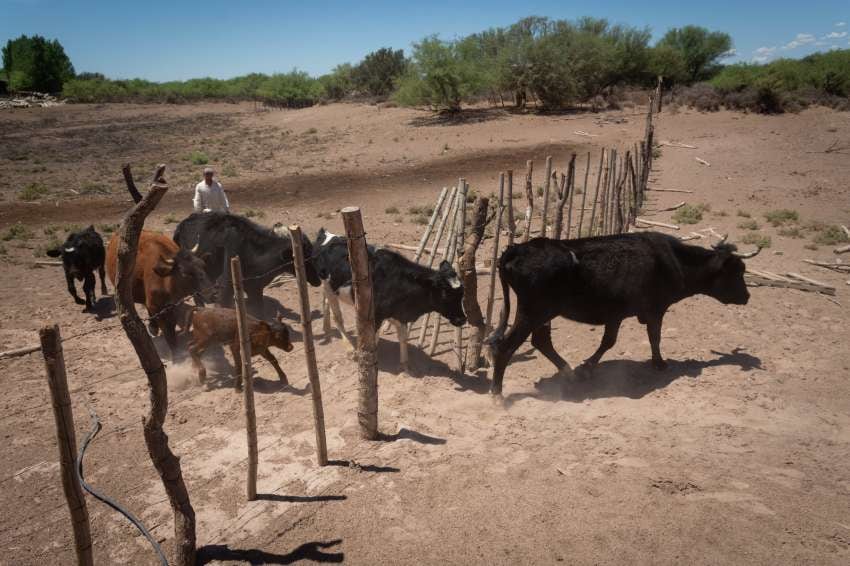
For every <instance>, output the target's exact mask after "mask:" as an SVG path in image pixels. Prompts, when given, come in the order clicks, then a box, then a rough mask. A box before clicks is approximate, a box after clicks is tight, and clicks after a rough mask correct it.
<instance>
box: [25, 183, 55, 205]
mask: <svg viewBox="0 0 850 566" xmlns="http://www.w3.org/2000/svg"><path fill="white" fill-rule="evenodd" d="M48 194H50V189H48V188H47V187H46V186H45V185H42V184H41V183H30V184H29V185H27V186H26V187H24V188H23V189H21V190H20V191H18V198H19V199H21V200H23V201H27V202H31V201H34V200H38V199H40V198H41V197H44V196H47V195H48Z"/></svg>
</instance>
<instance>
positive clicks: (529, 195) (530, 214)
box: [522, 159, 534, 242]
mask: <svg viewBox="0 0 850 566" xmlns="http://www.w3.org/2000/svg"><path fill="white" fill-rule="evenodd" d="M533 173H534V162H533V161H531V160H530V159H529V160H528V161H526V162H525V198H526V199H527V200H528V204H527V205H526V207H525V233H524V234H523V235H522V241H523V242H527V241H528V239H529V238H530V237H531V220H532V219H533V218H534V184H533V183H532V181H531V177H532V174H533Z"/></svg>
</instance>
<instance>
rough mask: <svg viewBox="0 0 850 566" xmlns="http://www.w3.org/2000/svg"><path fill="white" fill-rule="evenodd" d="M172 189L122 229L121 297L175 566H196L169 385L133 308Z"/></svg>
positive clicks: (155, 192)
mask: <svg viewBox="0 0 850 566" xmlns="http://www.w3.org/2000/svg"><path fill="white" fill-rule="evenodd" d="M167 190H168V185H167V184H164V183H153V184H152V185H151V189H150V191H149V192H148V194H147V195H146V196H145V197H144V198H142V200H141V201H140V202H139V203H138V204H136V206H134V207H133V208H132V209H131V210H130V212H129V213H127V215H126V216H125V217H124V220H123V221H122V222H121V227H120V228H119V229H118V238H119V244H118V274H117V278H116V285H115V287H116V294H117V303H118V304H117V307H118V318H119V319H120V321H121V325H122V326H123V327H124V332H126V333H127V338H128V339H129V340H130V342H131V343H132V344H133V348H134V349H135V350H136V354H137V355H138V356H139V362H140V363H141V365H142V368H143V369H144V370H145V374H146V375H147V378H148V386H149V387H150V399H151V408H150V413H149V414H148V416H147V417H146V418H143V419H142V423H143V426H144V436H145V444H146V445H147V448H148V454H149V455H150V458H151V461H152V462H153V465H154V467H155V468H156V471H157V473H158V474H159V477H160V479H161V480H162V484H163V487H164V488H165V492H166V494H167V495H168V501H169V503H170V504H171V509H172V511H173V513H174V537H175V541H174V559H173V560H172V563H173V564H177V565H180V566H193V565H194V564H195V541H196V538H195V510H194V509H193V508H192V504H191V502H190V501H189V492H188V491H187V490H186V484H185V483H184V482H183V472H182V470H181V469H180V459H179V458H178V457H177V456H175V455H174V453H173V452H172V451H171V449H170V448H169V447H168V436H167V435H166V434H165V431H163V429H162V425H163V423H164V422H165V416H166V414H167V413H168V385H167V383H166V377H165V366H163V365H162V360H160V359H159V355H158V354H157V352H156V348H155V347H154V344H153V341H152V340H151V337H150V335H149V334H148V330H147V328H146V327H145V325H144V324H143V323H142V321H141V319H140V318H139V315H138V314H137V313H136V307H135V304H134V303H133V269H134V267H135V264H136V255H137V253H138V248H139V235H140V234H141V231H142V228H143V227H144V224H145V218H147V216H148V215H149V214H150V213H151V211H152V210H153V209H154V208H156V205H157V204H158V203H159V201H160V200H161V199H162V197H163V195H165V192H166V191H167Z"/></svg>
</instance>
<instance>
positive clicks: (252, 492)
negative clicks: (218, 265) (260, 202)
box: [230, 256, 259, 501]
mask: <svg viewBox="0 0 850 566" xmlns="http://www.w3.org/2000/svg"><path fill="white" fill-rule="evenodd" d="M230 276H231V278H232V280H233V305H234V306H235V307H236V327H237V331H238V332H239V359H238V360H234V362H236V363H237V364H238V365H239V366H240V367H239V368H237V369H238V370H239V372H240V376H241V379H240V378H239V377H237V378H236V389H243V391H244V396H245V431H246V432H247V434H248V482H247V490H246V493H247V494H248V501H254V500H255V499H256V498H257V465H258V459H259V452H258V449H257V414H256V412H255V411H254V376H253V375H252V367H251V334H250V331H249V329H248V314H247V312H246V311H245V293H244V292H243V290H242V265H241V264H240V263H239V256H236V257H232V258H230ZM243 381H244V382H245V383H244V386H243V385H242V382H243Z"/></svg>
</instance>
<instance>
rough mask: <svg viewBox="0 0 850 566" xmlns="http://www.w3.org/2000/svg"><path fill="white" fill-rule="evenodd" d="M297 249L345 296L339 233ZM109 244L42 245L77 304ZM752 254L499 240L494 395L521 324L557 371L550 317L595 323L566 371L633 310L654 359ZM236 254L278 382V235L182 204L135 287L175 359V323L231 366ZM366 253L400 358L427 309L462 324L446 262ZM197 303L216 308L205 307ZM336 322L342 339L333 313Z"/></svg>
mask: <svg viewBox="0 0 850 566" xmlns="http://www.w3.org/2000/svg"><path fill="white" fill-rule="evenodd" d="M302 246H303V249H304V257H305V262H306V265H305V268H306V269H305V272H306V278H307V281H308V283H309V284H310V285H312V286H314V287H318V286H320V285H323V286H324V287H325V291H326V296H327V297H328V299H329V301H331V302H333V303H334V305H333V306H334V307H337V305H338V303H337V301H338V300H343V301H344V302H347V303H353V296H352V286H351V279H352V275H351V267H350V265H349V263H348V253H347V243H346V240H345V238H344V237H340V236H335V235H333V234H330V233H329V232H326V231H325V230H324V229H322V230H320V231H319V234H318V236H317V238H316V240H315V241H314V242H310V241H309V240H308V239H307V238H306V237H305V238H304V239H303V241H302ZM117 250H118V236H117V234H116V235H113V237H112V239H111V240H110V241H109V244H108V245H107V246H106V248H104V244H103V240H102V238H101V237H100V235H99V234H98V233H97V232H96V231H95V229H94V227H92V226H90V227H89V228H87V229H85V230H83V231H80V232H75V233H72V234H70V235H69V236H68V238H67V240H66V242H65V243H64V244H63V245H62V246H61V247H59V248H56V249H54V250H50V251H49V252H48V254H49V255H51V256H53V257H61V258H62V263H63V267H64V270H65V278H66V282H67V285H68V291H69V293H70V294H71V296H72V297H73V298H74V300H75V301H76V303H78V304H85V305H86V310H87V311H88V310H91V309H93V308H94V304H95V272H96V271H97V272H98V273H99V275H100V282H101V293H102V294H106V293H107V289H106V284H105V281H104V271H105V272H106V274H107V275H108V276H109V279H110V282H111V283H112V285H113V286H114V285H115V277H116V270H117ZM758 251H759V250H756V251H754V252H751V253H749V254H739V253H737V251H736V249H735V246H734V245H731V244H727V243H725V242H724V241H721V242H719V243H718V244H715V245H714V246H713V248H712V249H706V248H702V247H699V246H692V245H688V244H684V243H682V242H681V241H679V240H678V239H677V238H674V237H671V236H667V235H664V234H659V233H654V232H644V233H632V234H622V235H613V236H600V237H592V238H582V239H576V240H553V239H547V238H535V239H533V240H531V241H529V242H527V243H522V244H515V245H512V246H509V247H508V248H507V249H506V250H505V251H504V252H503V253H502V255H501V258H500V260H499V264H498V268H499V278H500V280H501V284H502V292H503V296H504V301H505V308H503V309H502V315H501V318H500V321H499V325H498V327H497V328H496V329H495V330H494V332H493V333H492V334H491V335H490V337H489V338H488V340H487V343H488V345H489V348H490V357H491V359H492V362H493V366H494V367H493V381H492V384H491V392H492V393H495V394H500V393H501V390H502V379H503V376H504V372H505V368H506V366H507V364H508V362H509V361H510V358H511V356H512V355H513V353H514V352H515V351H516V349H517V348H518V347H519V346H520V345H521V344H522V343H523V342H524V341H525V340H526V339H527V338H528V337H529V335H530V336H531V341H532V344H533V346H534V347H535V348H536V349H538V350H539V351H540V352H541V353H542V354H543V355H544V356H545V357H546V358H547V359H548V360H549V361H551V362H552V363H553V364H554V365H555V366H556V367H557V368H558V370H561V369H563V368H565V367H567V362H566V361H565V360H564V359H563V358H562V357H561V356H560V355H558V353H557V352H556V351H555V348H554V347H553V345H552V338H551V324H550V321H551V320H552V319H553V318H555V317H558V316H562V317H565V318H568V319H571V320H575V321H578V322H583V323H586V324H596V325H604V326H605V331H604V335H603V337H602V343H601V344H600V346H599V348H598V349H597V350H596V352H594V353H593V355H591V356H590V357H589V358H588V359H587V360H586V361H585V362H584V363H583V364H582V365H581V366H580V367H579V368H577V371H578V372H579V373H580V374H583V375H587V374H589V373H590V371H592V369H593V367H594V366H595V365H596V364H597V363H598V362H599V360H600V358H601V357H602V355H603V354H604V353H605V352H606V351H607V350H609V349H610V348H611V347H612V346H613V345H614V344H615V342H616V340H617V333H618V330H619V328H620V324H621V323H622V321H623V320H624V319H625V318H628V317H632V316H636V317H637V318H638V320H639V321H640V322H641V323H643V324H645V325H646V327H647V333H648V336H649V343H650V346H651V350H652V362H653V364H654V365H655V367H657V368H658V369H663V368H664V367H665V366H666V364H665V362H664V359H663V358H662V356H661V351H660V346H659V343H660V338H661V323H662V319H663V317H664V314H665V312H666V311H667V309H668V308H669V307H670V306H671V305H672V304H674V303H676V302H678V301H681V300H682V299H684V298H686V297H690V296H693V295H697V294H703V295H708V296H710V297H713V298H715V299H717V300H718V301H720V302H722V303H724V304H741V305H742V304H746V303H747V301H748V299H749V293H748V291H747V288H746V284H745V282H744V271H745V266H744V262H743V261H742V258H746V257H752V256H754V255H755V254H756V253H758ZM235 256H239V258H240V261H241V264H242V272H243V278H244V289H245V293H246V295H247V305H248V310H249V312H250V313H251V315H252V316H251V317H250V323H249V327H250V328H249V330H250V335H251V347H252V353H253V354H256V355H262V356H263V357H264V358H265V359H267V360H268V361H269V362H270V363H271V364H272V365H273V367H274V368H275V370H276V371H277V373H278V377H279V378H280V380H281V381H282V382H284V383H285V382H286V374H285V373H284V372H283V370H281V369H280V366H279V364H278V362H277V360H276V359H275V358H274V356H273V355H272V354H271V353H270V352H269V350H268V348H269V347H270V346H275V347H277V348H281V349H283V350H285V351H289V350H291V349H292V345H291V343H290V341H289V331H288V329H287V327H286V325H284V324H283V323H282V321H280V320H273V321H265V320H263V319H264V312H263V290H264V288H265V287H266V286H267V285H268V284H269V283H270V282H271V281H272V280H273V279H274V278H275V277H277V276H279V275H281V274H282V273H291V274H294V264H293V253H292V245H291V241H290V239H289V236H288V235H284V234H282V233H281V232H280V231H279V230H277V229H269V228H265V227H263V226H260V225H258V224H255V223H254V222H252V221H250V220H248V219H247V218H244V217H242V216H239V215H235V214H226V213H195V214H192V215H190V216H188V217H187V218H186V219H184V220H183V221H182V222H180V224H179V225H178V226H177V229H176V230H175V232H174V238H173V239H172V238H169V237H168V236H166V235H164V234H160V233H156V232H150V231H143V232H142V234H141V237H140V239H139V248H138V254H137V257H136V265H135V271H134V273H133V298H134V300H135V302H137V303H139V304H143V305H145V307H146V308H147V311H148V315H149V318H148V320H149V328H150V331H151V333H153V334H157V333H158V332H160V331H161V332H162V333H163V335H164V337H165V340H166V342H167V343H168V345H169V347H170V348H171V352H172V356H174V355H176V354H177V344H178V338H177V326H178V325H179V326H180V327H181V329H182V331H183V332H185V333H186V334H187V335H188V336H189V346H188V349H189V353H190V355H191V357H192V360H193V363H194V365H195V368H196V369H197V371H198V377H199V379H200V380H201V381H203V379H204V377H205V375H206V372H205V370H204V367H203V364H202V362H201V359H200V355H201V353H202V352H203V351H204V350H205V349H206V348H207V347H208V346H209V345H211V344H213V343H219V344H228V345H230V347H231V350H232V352H233V356H234V358H235V361H236V364H237V367H239V344H238V340H237V338H236V323H235V321H236V317H235V311H233V310H232V309H230V308H222V307H229V306H231V305H232V301H233V290H232V284H231V278H230V268H229V266H230V259H231V258H232V257H235ZM369 261H370V269H371V270H372V281H373V296H374V300H375V322H376V328H379V327H380V325H381V323H382V322H383V321H385V320H388V321H391V322H392V323H393V324H395V326H396V328H397V329H398V331H399V342H400V345H401V349H402V352H401V360H402V364H404V363H405V362H406V360H407V349H406V348H407V346H406V328H407V324H408V323H411V322H414V321H415V320H417V319H418V318H419V317H421V316H422V315H424V314H426V313H430V312H437V313H439V314H440V315H442V316H443V317H445V318H446V319H448V320H449V322H451V324H453V325H455V326H462V325H463V324H465V323H466V316H465V314H464V312H463V307H462V300H463V286H462V285H461V282H460V280H459V278H458V276H457V273H456V272H455V270H454V269H453V268H452V266H451V265H450V264H449V263H447V262H445V261H443V262H442V263H441V264H440V266H439V267H438V269H436V270H435V269H431V268H428V267H425V266H422V265H419V264H416V263H414V262H412V261H410V260H408V259H407V258H405V257H404V256H402V255H400V254H398V253H396V252H393V251H390V250H387V249H383V248H378V247H370V248H369ZM75 279H76V280H80V281H83V292H84V294H85V299H81V298H80V297H79V296H78V294H77V290H76V286H75V283H74V280H75ZM511 290H512V291H513V292H514V294H515V295H516V298H517V312H516V316H515V320H514V324H513V326H512V327H511V329H510V331H508V332H507V333H506V330H507V326H508V317H509V314H510V307H511V304H510V291H511ZM189 297H192V298H193V299H194V303H195V306H194V307H188V306H187V305H186V304H185V302H184V301H185V300H186V299H187V298H189ZM208 303H217V304H218V305H219V306H218V307H205V305H206V304H208ZM335 312H338V308H336V309H335ZM336 323H337V328H338V329H339V330H340V332H341V334H342V335H343V337H344V338H345V339H346V340H347V341H349V342H350V340H351V339H350V338H349V336H348V334H346V332H345V329H344V328H343V327H342V322H341V320H339V319H338V320H336Z"/></svg>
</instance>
